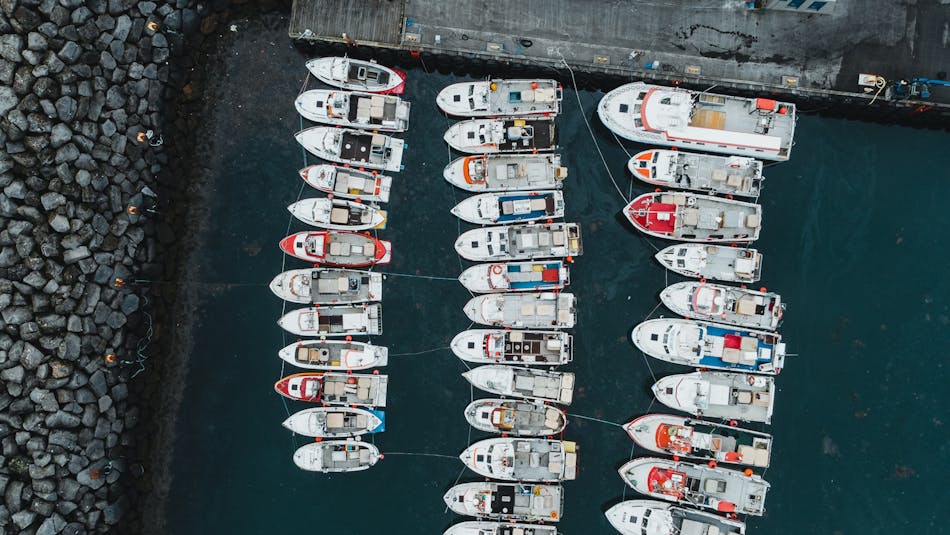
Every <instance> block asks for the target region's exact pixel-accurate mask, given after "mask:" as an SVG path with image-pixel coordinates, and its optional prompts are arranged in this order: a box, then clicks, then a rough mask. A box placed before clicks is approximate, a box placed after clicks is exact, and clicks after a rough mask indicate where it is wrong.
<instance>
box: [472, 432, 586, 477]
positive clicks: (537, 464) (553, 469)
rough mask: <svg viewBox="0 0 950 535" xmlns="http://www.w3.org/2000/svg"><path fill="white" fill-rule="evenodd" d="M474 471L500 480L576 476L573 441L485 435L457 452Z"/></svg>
mask: <svg viewBox="0 0 950 535" xmlns="http://www.w3.org/2000/svg"><path fill="white" fill-rule="evenodd" d="M459 458H460V459H462V463H464V464H465V466H467V467H468V468H469V469H470V470H472V471H473V472H475V473H476V474H479V475H482V476H485V477H488V478H492V479H500V480H502V481H537V482H541V483H554V482H556V481H568V480H572V479H574V478H576V477H577V443H575V442H570V441H567V440H563V441H562V440H549V439H545V438H507V437H502V438H486V439H485V440H480V441H478V442H476V443H475V444H472V445H471V446H469V447H468V448H466V449H465V451H463V452H462V454H461V455H459Z"/></svg>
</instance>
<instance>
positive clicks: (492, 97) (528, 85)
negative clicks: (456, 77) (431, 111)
mask: <svg viewBox="0 0 950 535" xmlns="http://www.w3.org/2000/svg"><path fill="white" fill-rule="evenodd" d="M562 98H563V95H562V93H561V86H560V84H558V83H557V81H556V80H544V79H541V80H486V81H479V82H460V83H457V84H452V85H449V86H447V87H446V88H445V89H443V90H442V91H440V92H439V94H438V95H437V96H436V97H435V103H436V104H437V105H438V106H439V109H441V110H442V111H444V112H445V113H447V114H449V115H455V116H459V117H516V116H519V115H557V114H558V113H560V111H561V100H562Z"/></svg>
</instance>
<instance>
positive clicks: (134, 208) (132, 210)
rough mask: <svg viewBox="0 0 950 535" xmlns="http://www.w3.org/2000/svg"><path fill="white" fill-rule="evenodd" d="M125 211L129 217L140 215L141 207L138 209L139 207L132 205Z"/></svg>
mask: <svg viewBox="0 0 950 535" xmlns="http://www.w3.org/2000/svg"><path fill="white" fill-rule="evenodd" d="M125 211H126V213H128V214H129V215H135V214H137V213H139V207H138V206H135V205H134V204H130V205H129V207H128V208H126V209H125Z"/></svg>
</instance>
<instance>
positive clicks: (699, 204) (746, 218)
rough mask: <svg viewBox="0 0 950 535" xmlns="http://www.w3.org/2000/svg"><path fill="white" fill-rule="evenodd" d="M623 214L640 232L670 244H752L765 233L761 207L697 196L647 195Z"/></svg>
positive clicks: (707, 196)
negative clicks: (662, 239)
mask: <svg viewBox="0 0 950 535" xmlns="http://www.w3.org/2000/svg"><path fill="white" fill-rule="evenodd" d="M623 213H624V215H625V216H626V217H627V220H628V221H630V223H632V224H633V226H634V227H636V228H637V230H639V231H641V232H643V233H645V234H649V235H650V236H655V237H657V238H666V239H668V240H681V241H691V242H726V243H731V242H751V241H755V240H757V239H758V238H759V231H761V230H762V207H761V206H760V205H758V204H753V203H748V202H743V201H736V200H733V199H724V198H721V197H713V196H710V195H699V194H694V193H645V194H643V195H640V196H639V197H637V198H636V199H634V200H633V201H631V202H630V204H628V205H627V206H626V207H625V208H624V210H623Z"/></svg>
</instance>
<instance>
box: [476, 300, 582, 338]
mask: <svg viewBox="0 0 950 535" xmlns="http://www.w3.org/2000/svg"><path fill="white" fill-rule="evenodd" d="M464 310H465V315H466V316H468V319H470V320H472V321H474V322H475V323H480V324H482V325H492V326H500V327H515V328H526V329H570V328H572V327H574V322H575V321H576V319H577V311H576V310H575V307H574V294H571V293H567V292H531V293H507V294H486V295H477V296H475V297H473V298H471V299H470V300H469V301H468V303H466V305H465V308H464Z"/></svg>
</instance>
